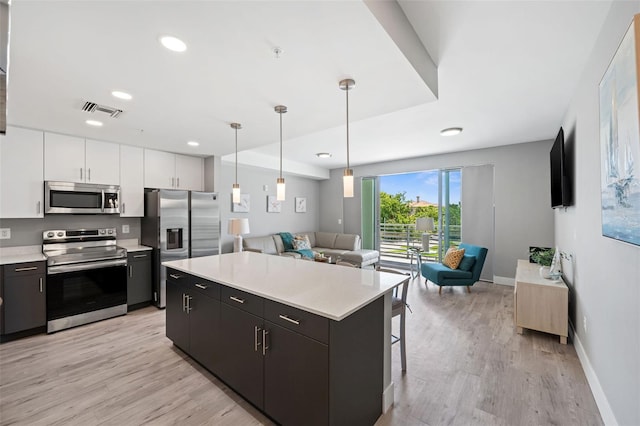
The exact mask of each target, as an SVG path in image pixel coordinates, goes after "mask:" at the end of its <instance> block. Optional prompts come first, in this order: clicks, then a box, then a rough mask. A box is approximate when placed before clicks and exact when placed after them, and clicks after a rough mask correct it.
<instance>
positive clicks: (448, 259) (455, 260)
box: [442, 247, 464, 269]
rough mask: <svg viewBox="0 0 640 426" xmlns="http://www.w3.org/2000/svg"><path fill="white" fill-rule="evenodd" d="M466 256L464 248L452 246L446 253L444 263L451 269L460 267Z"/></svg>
mask: <svg viewBox="0 0 640 426" xmlns="http://www.w3.org/2000/svg"><path fill="white" fill-rule="evenodd" d="M463 256H464V249H456V248H453V247H451V248H450V249H449V250H447V254H445V255H444V260H443V261H442V263H443V264H444V265H446V266H448V267H449V268H451V269H458V265H459V264H460V261H461V260H462V257H463Z"/></svg>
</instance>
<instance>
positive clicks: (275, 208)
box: [267, 195, 282, 213]
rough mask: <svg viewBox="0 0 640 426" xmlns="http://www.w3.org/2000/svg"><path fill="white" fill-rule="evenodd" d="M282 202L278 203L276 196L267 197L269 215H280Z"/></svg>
mask: <svg viewBox="0 0 640 426" xmlns="http://www.w3.org/2000/svg"><path fill="white" fill-rule="evenodd" d="M281 210H282V201H278V199H277V197H276V196H275V195H267V213H280V211H281Z"/></svg>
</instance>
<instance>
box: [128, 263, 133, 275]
mask: <svg viewBox="0 0 640 426" xmlns="http://www.w3.org/2000/svg"><path fill="white" fill-rule="evenodd" d="M129 278H133V265H129Z"/></svg>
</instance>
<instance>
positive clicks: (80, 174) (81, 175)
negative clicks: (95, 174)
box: [80, 167, 83, 180]
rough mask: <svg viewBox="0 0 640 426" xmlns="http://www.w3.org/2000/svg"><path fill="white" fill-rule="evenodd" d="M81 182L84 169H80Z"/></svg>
mask: <svg viewBox="0 0 640 426" xmlns="http://www.w3.org/2000/svg"><path fill="white" fill-rule="evenodd" d="M80 180H83V179H82V167H80Z"/></svg>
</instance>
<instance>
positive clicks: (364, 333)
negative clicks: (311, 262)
mask: <svg viewBox="0 0 640 426" xmlns="http://www.w3.org/2000/svg"><path fill="white" fill-rule="evenodd" d="M167 277H170V278H168V279H167V305H166V311H167V324H166V327H167V337H169V338H170V339H171V340H173V342H174V344H175V345H176V346H178V347H180V348H181V349H183V350H184V351H186V352H187V353H188V354H189V355H191V356H192V357H193V358H194V359H196V360H197V361H199V362H200V363H201V364H202V365H204V366H205V367H206V368H207V369H208V370H209V371H211V372H212V373H213V374H215V375H216V376H218V377H219V378H220V379H221V380H223V381H224V382H225V383H226V384H227V385H229V387H231V388H232V389H233V390H234V391H236V392H237V393H239V394H240V395H242V396H243V397H244V398H245V399H246V400H247V401H249V402H250V403H252V404H253V405H254V406H256V407H257V408H259V409H261V410H262V411H264V413H266V414H267V415H268V416H270V417H271V418H272V419H273V420H275V421H276V422H278V423H280V424H282V425H372V424H374V423H375V421H376V419H377V418H378V417H379V416H380V414H381V413H382V391H383V389H382V387H383V385H382V383H383V377H382V376H383V370H384V368H383V352H384V303H383V298H379V299H377V300H375V301H373V302H371V303H370V304H369V305H366V306H365V307H363V308H361V309H359V310H358V311H356V312H354V313H353V314H351V315H350V316H349V317H347V318H345V319H344V320H342V321H332V320H329V319H327V318H324V317H321V316H319V315H315V314H311V313H309V312H306V311H302V310H300V309H297V308H292V307H290V306H287V305H283V304H281V303H278V302H274V301H271V300H268V299H264V298H262V297H259V296H256V295H253V294H249V293H245V292H242V291H239V290H236V289H233V288H231V287H228V286H225V285H218V284H216V283H213V282H211V281H206V282H205V281H203V280H201V279H200V278H197V277H195V276H190V275H188V274H184V273H182V272H178V271H175V270H168V271H167ZM198 284H199V285H200V287H198ZM214 286H218V287H219V298H214V297H209V298H203V297H202V296H203V294H201V293H199V292H204V291H205V290H204V289H203V288H204V287H206V291H209V290H210V288H214Z"/></svg>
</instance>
